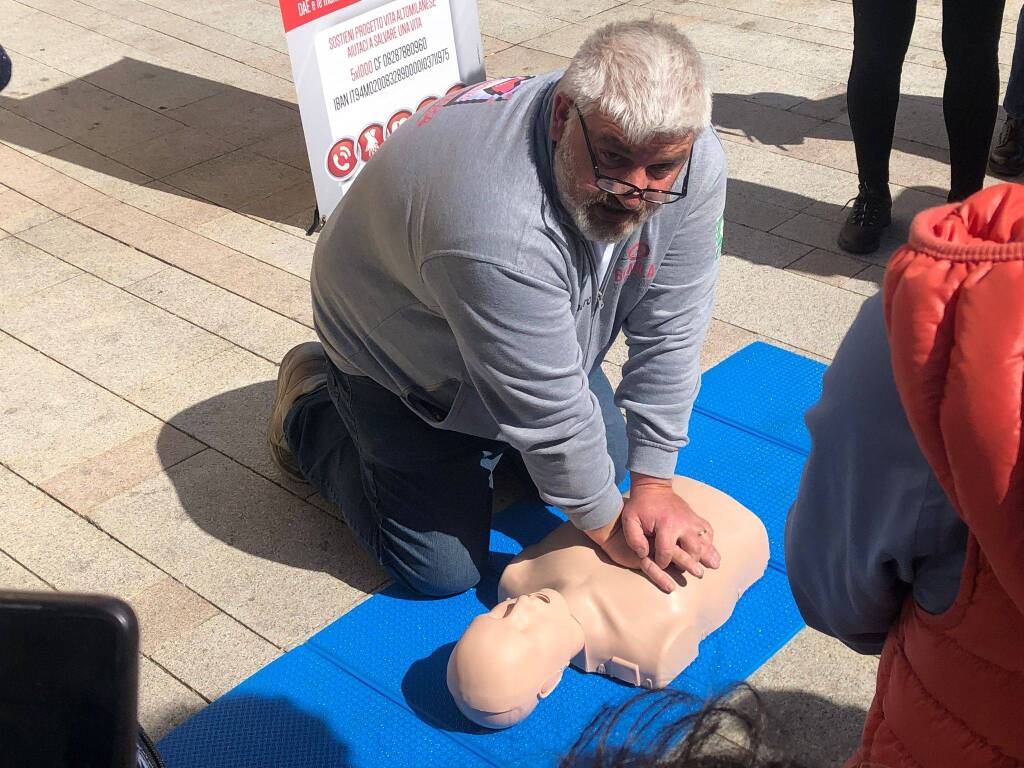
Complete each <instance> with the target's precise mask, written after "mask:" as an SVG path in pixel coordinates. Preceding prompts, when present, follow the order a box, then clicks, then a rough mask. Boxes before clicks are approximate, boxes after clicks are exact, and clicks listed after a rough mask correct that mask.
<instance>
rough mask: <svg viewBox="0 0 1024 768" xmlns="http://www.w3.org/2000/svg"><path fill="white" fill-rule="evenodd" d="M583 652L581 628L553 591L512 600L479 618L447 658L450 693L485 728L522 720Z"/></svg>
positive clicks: (467, 715) (474, 720) (456, 702)
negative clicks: (570, 662) (571, 660)
mask: <svg viewBox="0 0 1024 768" xmlns="http://www.w3.org/2000/svg"><path fill="white" fill-rule="evenodd" d="M582 648H583V630H582V629H580V626H579V624H577V623H576V620H575V619H574V618H573V617H572V614H571V613H570V612H569V606H568V605H567V604H566V602H565V598H564V597H562V595H561V594H559V593H558V592H556V591H555V590H553V589H542V590H541V591H539V592H534V593H533V594H530V595H523V596H522V597H516V598H510V599H508V600H505V601H503V602H501V603H498V604H497V605H496V606H494V608H492V609H491V610H490V611H489V612H487V613H485V614H483V615H481V616H477V617H476V618H475V619H474V620H473V622H472V623H471V624H470V625H469V627H468V628H467V629H466V632H465V634H463V636H462V639H461V640H459V642H458V643H456V645H455V648H454V649H453V650H452V655H451V657H450V658H449V659H448V690H450V691H451V693H452V696H453V697H454V699H455V704H456V705H457V706H458V708H459V710H460V711H461V712H462V714H464V715H465V716H466V717H467V718H469V719H470V720H472V721H473V722H474V723H476V724H477V725H482V726H484V727H486V728H507V727H509V726H510V725H515V724H516V723H518V722H520V721H521V720H523V719H525V718H526V717H527V716H528V715H529V714H530V713H531V712H532V711H533V708H534V707H536V706H537V702H538V701H540V700H541V699H543V698H544V697H545V696H547V695H548V694H549V693H551V691H552V690H554V688H555V686H556V685H558V683H559V681H560V680H561V679H562V671H563V670H564V669H565V667H566V666H567V665H568V664H569V661H570V659H572V657H573V656H575V655H576V654H577V653H578V652H579V651H580V650H582Z"/></svg>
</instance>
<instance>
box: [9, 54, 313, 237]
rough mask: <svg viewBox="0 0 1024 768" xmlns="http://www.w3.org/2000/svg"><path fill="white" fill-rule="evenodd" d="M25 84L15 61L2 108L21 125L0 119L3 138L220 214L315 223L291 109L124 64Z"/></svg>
mask: <svg viewBox="0 0 1024 768" xmlns="http://www.w3.org/2000/svg"><path fill="white" fill-rule="evenodd" d="M32 77H33V75H32V73H31V71H30V70H28V69H26V67H24V66H21V67H19V66H18V63H17V62H15V66H14V77H13V79H12V80H11V83H10V85H9V86H8V87H7V89H6V90H5V91H4V93H3V95H0V108H3V109H4V110H8V111H9V112H11V113H13V114H14V115H17V116H18V117H20V118H23V120H21V121H19V120H14V119H4V118H3V114H2V113H0V140H2V141H9V142H11V143H13V144H15V145H17V146H20V147H23V148H24V149H25V150H28V151H31V152H34V153H39V155H40V159H41V160H43V161H45V160H46V157H47V156H51V157H53V158H55V159H56V160H59V161H63V162H70V163H72V164H74V165H78V166H80V167H83V168H86V169H88V170H92V171H96V172H98V173H102V174H104V175H106V176H110V177H113V178H116V179H122V180H124V181H126V182H129V183H130V184H135V185H139V186H143V185H146V186H153V187H155V189H158V190H160V191H162V192H165V193H168V194H173V195H178V196H181V197H183V198H191V199H195V198H198V199H202V200H205V201H207V202H209V203H213V204H214V205H218V206H221V207H223V208H224V209H225V212H226V211H235V212H236V213H241V214H249V215H253V216H257V217H260V218H263V219H268V220H272V221H277V222H281V223H291V224H296V223H299V222H305V223H308V221H312V212H313V207H314V205H315V203H316V201H315V199H314V195H313V185H312V180H311V178H310V175H309V163H308V160H307V155H306V149H305V143H304V140H303V137H302V132H301V123H300V120H299V112H298V108H297V106H296V105H295V104H292V103H289V102H287V101H283V100H281V99H275V98H271V97H269V96H264V95H261V94H259V93H254V92H252V91H247V90H244V89H241V88H236V87H234V86H231V85H226V84H224V83H221V82H217V81H214V80H209V79H206V78H203V77H198V76H196V75H191V74H187V73H184V72H179V71H176V70H173V69H168V68H167V67H161V66H159V65H157V64H151V63H148V62H144V61H138V60H135V59H129V58H125V59H121V60H120V61H118V62H117V63H115V64H111V65H109V66H106V67H103V68H102V69H99V70H97V71H95V72H91V73H89V74H87V75H84V76H83V77H81V78H77V79H74V80H71V81H70V82H62V83H58V84H55V85H54V86H53V87H52V88H49V89H48V90H39V87H40V83H43V82H45V80H46V78H45V77H41V76H36V79H35V81H33V80H32ZM21 88H24V90H21ZM117 94H125V97H122V96H120V95H117ZM129 99H130V100H129ZM26 120H27V121H31V122H27V123H26V122H24V121H26ZM34 124H37V125H34ZM39 126H45V127H46V128H49V129H51V130H53V131H56V132H57V133H58V134H60V135H61V136H64V137H67V139H66V140H65V141H63V142H62V141H61V139H60V138H59V137H55V136H54V135H53V133H51V132H50V130H44V129H42V128H39ZM70 141H74V142H77V143H78V144H80V145H82V146H81V147H76V146H75V145H74V144H70V143H69V142H70ZM57 144H59V145H60V146H55V145H57ZM108 158H109V159H108ZM111 160H114V161H115V162H113V163H112V162H111ZM268 185H273V187H272V189H270V191H267V190H266V187H267V186H268ZM303 216H305V217H306V219H303ZM307 220H308V221H307Z"/></svg>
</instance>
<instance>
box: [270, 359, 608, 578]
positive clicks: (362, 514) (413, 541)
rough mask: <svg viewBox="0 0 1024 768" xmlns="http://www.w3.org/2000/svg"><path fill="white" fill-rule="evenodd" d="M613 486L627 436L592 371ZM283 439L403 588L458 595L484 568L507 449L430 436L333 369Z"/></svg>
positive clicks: (604, 382) (604, 385)
mask: <svg viewBox="0 0 1024 768" xmlns="http://www.w3.org/2000/svg"><path fill="white" fill-rule="evenodd" d="M590 388H591V391H592V392H593V393H594V394H595V395H596V397H597V400H598V402H599V403H600V405H601V412H602V416H603V418H604V423H605V432H606V434H607V437H608V446H609V447H608V452H609V454H610V455H611V456H612V459H613V462H614V464H615V473H616V482H620V481H621V480H622V479H623V478H624V476H625V471H626V470H625V464H626V428H625V422H624V420H623V418H622V414H621V413H620V412H619V410H618V409H617V408H616V407H615V404H614V402H613V392H612V387H611V384H610V383H609V382H608V379H607V378H606V377H605V375H604V373H603V372H602V371H601V369H600V367H595V369H594V371H593V373H591V376H590ZM285 434H286V436H287V438H288V445H289V447H290V448H291V450H292V453H293V455H294V456H295V460H296V462H297V463H298V465H299V468H300V469H301V470H302V473H303V474H304V475H305V476H306V479H307V480H309V482H310V483H311V484H312V485H313V486H314V487H316V488H317V489H318V490H319V491H320V493H321V494H322V495H323V496H324V497H325V498H327V499H329V500H330V501H332V502H334V503H335V504H337V505H338V506H339V507H340V508H341V514H342V516H343V517H344V518H345V521H346V522H347V523H348V525H349V527H350V528H351V529H352V531H353V532H354V533H355V535H356V537H357V538H358V539H359V541H360V543H361V544H362V546H363V547H364V548H365V549H366V550H367V551H368V552H369V553H370V554H371V555H373V556H374V557H375V558H376V559H377V561H378V562H379V563H380V564H381V565H382V566H383V567H384V569H385V570H386V571H387V572H388V573H389V574H390V575H391V576H392V578H394V579H395V580H396V581H398V582H399V583H401V584H403V585H405V586H406V587H408V588H409V589H411V590H413V591H415V592H418V593H421V594H424V595H430V596H435V597H441V596H445V595H454V594H458V593H459V592H464V591H465V590H467V589H470V588H471V587H473V586H475V585H476V584H477V582H479V581H480V577H481V574H482V573H483V571H484V568H485V564H486V562H487V552H488V543H489V538H490V527H491V496H492V478H491V473H492V470H493V469H494V466H495V465H496V464H497V463H498V461H499V460H500V459H501V457H502V455H503V454H509V453H514V452H515V451H514V449H512V448H511V447H510V446H509V445H508V444H506V443H503V442H499V441H495V440H487V439H484V438H479V437H474V436H472V435H466V434H462V433H460V432H451V431H448V430H443V429H436V428H434V427H432V426H430V425H428V424H427V423H426V422H424V421H423V420H422V419H421V418H420V417H419V416H417V415H416V414H415V413H413V411H412V410H410V409H409V407H408V406H406V405H405V403H404V402H403V401H402V400H401V399H400V398H399V397H398V396H396V395H394V394H392V393H391V392H390V391H388V390H387V389H385V388H384V387H382V386H380V385H379V384H377V383H375V382H374V381H373V380H371V379H369V378H366V377H362V376H349V375H348V374H345V373H343V372H341V371H339V370H337V369H336V368H335V367H334V366H333V365H332V366H330V371H329V373H328V376H327V387H326V388H324V389H321V390H318V391H317V392H313V393H311V394H309V395H306V396H305V397H303V398H300V399H299V400H298V401H296V403H295V405H294V406H293V407H292V409H291V411H289V413H288V416H287V418H286V419H285Z"/></svg>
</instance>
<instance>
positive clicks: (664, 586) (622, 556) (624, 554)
mask: <svg viewBox="0 0 1024 768" xmlns="http://www.w3.org/2000/svg"><path fill="white" fill-rule="evenodd" d="M583 533H585V534H587V536H589V537H590V539H591V540H592V541H593V542H594V543H595V544H597V545H598V546H599V547H601V549H603V550H604V552H605V554H606V555H608V557H609V558H610V559H611V560H612V562H614V563H617V564H619V565H621V566H622V567H624V568H630V569H632V570H634V571H641V572H643V573H644V575H646V576H647V578H649V579H650V580H651V581H653V582H654V583H655V585H657V587H658V588H659V589H660V590H661V591H662V592H671V591H672V590H674V589H675V588H676V581H675V579H673V578H672V577H671V576H669V575H668V574H667V573H666V572H665V571H663V570H662V569H661V568H659V567H658V566H657V564H656V563H655V562H654V561H653V560H651V559H650V558H649V557H640V556H639V555H638V554H637V553H636V552H634V551H633V548H632V547H630V546H629V544H628V543H627V542H626V537H625V536H624V535H623V533H622V516H621V515H619V516H618V517H616V518H615V519H614V520H613V521H612V522H610V523H608V525H605V526H603V527H602V528H595V529H593V530H590V531H584V532H583Z"/></svg>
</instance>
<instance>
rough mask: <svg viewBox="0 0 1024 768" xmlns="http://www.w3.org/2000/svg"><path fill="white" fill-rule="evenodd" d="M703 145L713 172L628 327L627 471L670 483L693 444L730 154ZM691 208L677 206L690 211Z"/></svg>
mask: <svg viewBox="0 0 1024 768" xmlns="http://www.w3.org/2000/svg"><path fill="white" fill-rule="evenodd" d="M712 139H713V141H707V142H704V143H703V146H702V148H704V147H706V148H707V149H705V150H704V151H705V152H706V153H713V156H712V157H710V158H708V160H709V167H710V168H711V169H712V173H710V174H709V176H708V177H707V178H706V179H705V183H704V184H702V185H701V187H700V188H699V189H691V190H690V193H689V194H690V195H693V196H694V203H693V207H692V208H691V209H690V210H689V211H688V212H687V213H686V215H685V216H684V217H683V219H682V222H681V223H680V225H679V228H678V230H677V231H676V233H675V236H674V237H673V239H672V242H671V244H670V245H669V249H668V251H667V253H666V254H665V257H664V259H663V260H662V263H661V265H660V267H659V268H658V272H657V274H656V275H655V276H654V279H653V281H652V282H651V285H650V287H649V288H648V289H647V291H646V293H645V294H644V296H643V298H642V299H641V300H640V302H639V303H638V304H637V306H636V307H634V308H633V310H632V311H631V312H630V314H629V316H628V317H627V318H626V320H625V322H624V323H623V326H622V329H623V332H624V334H625V338H626V345H627V348H628V352H629V356H628V359H627V360H626V364H625V365H623V367H622V382H621V383H620V384H619V387H618V390H617V392H616V397H615V402H616V404H617V405H618V406H619V407H620V408H623V409H625V411H626V433H627V436H628V439H629V457H628V462H627V466H628V468H629V469H630V470H632V471H633V472H639V473H641V474H645V475H652V476H654V477H665V478H667V477H672V475H673V474H674V473H675V467H676V454H677V453H678V451H679V449H680V448H682V447H683V446H684V445H685V444H686V442H687V429H688V427H689V422H690V413H691V411H692V410H693V402H694V400H695V399H696V397H697V390H698V389H699V388H700V349H701V346H702V345H703V343H704V337H705V335H706V334H707V329H708V324H709V323H710V321H711V310H712V308H713V305H714V301H715V286H716V284H717V282H718V265H719V257H720V255H721V244H722V226H723V219H722V216H723V213H724V210H725V182H726V167H725V154H724V151H723V150H722V147H721V144H720V143H719V141H718V138H717V137H716V136H714V135H712ZM685 204H686V203H677V205H685Z"/></svg>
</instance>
